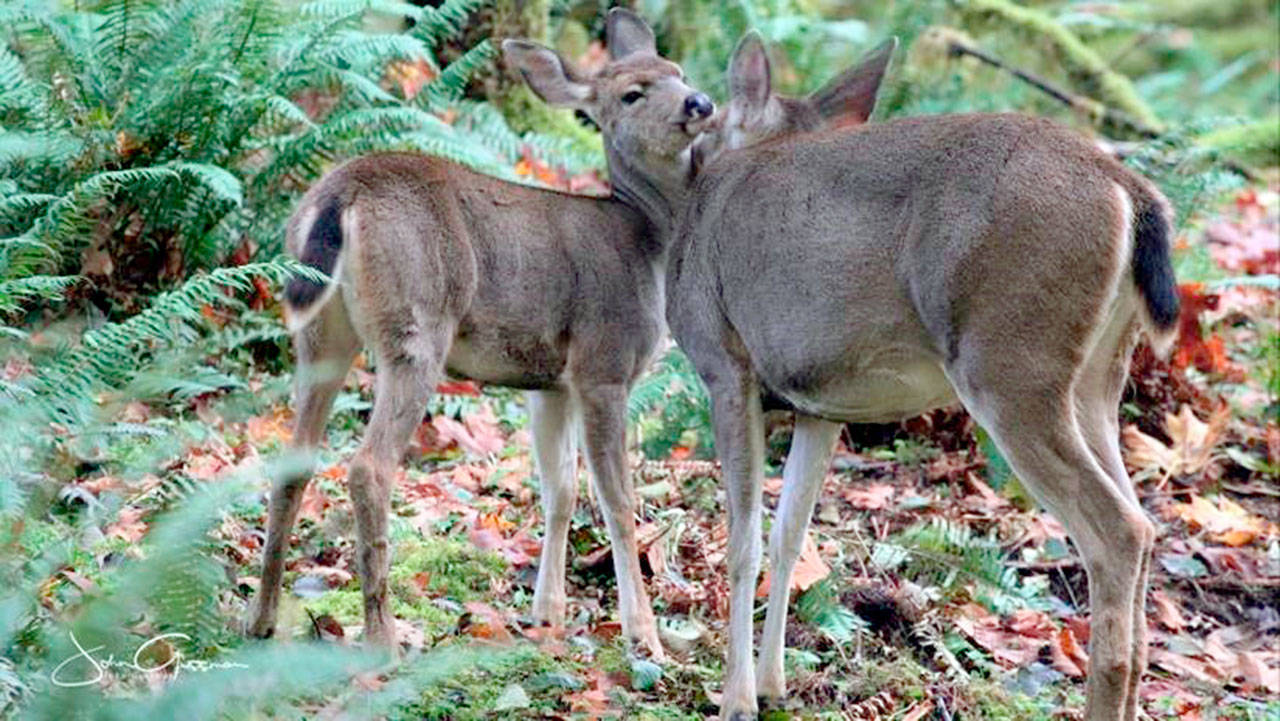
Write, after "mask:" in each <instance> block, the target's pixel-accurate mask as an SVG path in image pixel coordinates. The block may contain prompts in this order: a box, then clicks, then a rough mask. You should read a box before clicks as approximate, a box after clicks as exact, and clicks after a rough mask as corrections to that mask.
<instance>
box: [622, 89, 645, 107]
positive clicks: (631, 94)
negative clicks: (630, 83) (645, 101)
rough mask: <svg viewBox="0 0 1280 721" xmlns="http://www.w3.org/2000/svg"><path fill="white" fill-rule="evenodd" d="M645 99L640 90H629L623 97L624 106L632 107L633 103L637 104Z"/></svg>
mask: <svg viewBox="0 0 1280 721" xmlns="http://www.w3.org/2000/svg"><path fill="white" fill-rule="evenodd" d="M643 97H644V93H642V92H640V91H639V90H628V91H627V92H626V93H624V94H623V96H622V104H623V105H631V104H632V103H635V102H636V101H637V100H639V99H640V98H643Z"/></svg>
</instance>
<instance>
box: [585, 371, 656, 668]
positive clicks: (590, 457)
mask: <svg viewBox="0 0 1280 721" xmlns="http://www.w3.org/2000/svg"><path fill="white" fill-rule="evenodd" d="M577 396H578V398H577V401H578V405H579V407H580V408H581V409H582V437H583V440H584V442H585V445H586V451H587V462H588V464H589V465H590V467H591V477H592V479H593V480H594V482H595V488H596V496H597V498H599V501H600V509H601V511H602V512H603V514H604V521H605V525H606V526H607V527H608V529H609V541H610V543H611V544H612V545H613V567H614V572H615V573H616V574H617V578H618V611H619V613H620V615H621V616H622V632H623V634H625V635H626V636H627V637H628V638H632V639H635V640H637V641H639V642H640V643H642V644H644V645H645V646H646V647H648V649H649V651H650V653H651V654H652V655H653V658H655V659H661V658H663V652H662V644H661V642H659V640H658V626H657V624H656V623H655V622H654V618H653V607H652V606H651V605H650V603H649V596H648V594H647V593H645V590H644V578H643V576H642V575H641V573H640V552H639V550H638V548H637V546H636V508H635V490H634V488H633V487H632V482H631V474H630V473H629V472H628V470H627V459H626V432H627V428H626V407H627V386H626V385H625V384H608V385H599V386H595V387H592V388H586V389H579V390H577Z"/></svg>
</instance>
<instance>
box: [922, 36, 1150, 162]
mask: <svg viewBox="0 0 1280 721" xmlns="http://www.w3.org/2000/svg"><path fill="white" fill-rule="evenodd" d="M947 52H948V53H949V54H951V55H952V56H953V57H960V56H964V55H968V56H969V57H972V58H976V59H978V60H980V61H982V62H984V63H986V64H987V65H990V66H991V67H993V68H996V69H998V70H1003V71H1005V72H1007V73H1010V74H1011V75H1013V76H1014V77H1015V78H1018V79H1019V80H1021V81H1023V82H1025V83H1027V84H1028V85H1030V86H1031V87H1033V88H1035V89H1037V90H1039V91H1040V92H1042V93H1044V94H1046V95H1048V96H1049V97H1051V98H1053V99H1054V100H1057V101H1058V102H1060V103H1062V104H1063V105H1066V106H1067V107H1069V108H1071V109H1072V110H1075V111H1077V112H1080V113H1083V114H1085V115H1089V116H1092V117H1096V118H1098V119H1100V120H1101V121H1102V122H1103V124H1105V125H1109V126H1111V127H1113V128H1116V129H1118V130H1122V131H1124V132H1127V133H1132V134H1134V135H1138V136H1140V137H1143V138H1148V139H1150V138H1157V137H1160V132H1159V131H1158V130H1156V129H1155V128H1152V127H1151V126H1149V125H1147V124H1146V123H1144V122H1142V121H1141V120H1138V119H1137V118H1135V117H1133V116H1132V115H1130V114H1128V113H1126V112H1124V111H1123V110H1117V109H1115V108H1110V107H1107V106H1106V105H1103V104H1102V103H1101V102H1100V101H1097V100H1094V99H1093V98H1087V97H1084V96H1082V95H1076V94H1074V93H1071V92H1069V91H1067V90H1063V89H1062V88H1060V87H1058V86H1057V85H1054V84H1053V83H1051V82H1049V81H1048V80H1045V79H1044V78H1042V77H1040V76H1038V75H1034V74H1032V73H1029V72H1027V71H1026V70H1022V69H1019V68H1015V67H1013V66H1011V65H1009V64H1008V63H1005V62H1004V61H1002V60H1000V59H999V58H997V57H995V56H994V55H991V54H989V53H987V52H986V51H984V50H981V49H979V48H976V47H974V46H972V45H969V44H968V43H965V42H962V41H960V40H957V39H955V38H952V39H950V40H948V42H947Z"/></svg>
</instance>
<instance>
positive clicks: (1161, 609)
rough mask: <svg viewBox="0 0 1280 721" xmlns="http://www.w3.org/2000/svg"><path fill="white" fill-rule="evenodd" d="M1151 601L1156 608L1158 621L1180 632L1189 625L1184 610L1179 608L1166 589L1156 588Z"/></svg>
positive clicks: (1175, 631)
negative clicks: (1183, 613) (1166, 592)
mask: <svg viewBox="0 0 1280 721" xmlns="http://www.w3.org/2000/svg"><path fill="white" fill-rule="evenodd" d="M1150 598H1151V603H1152V604H1153V605H1154V606H1155V608H1156V621H1157V622H1158V623H1159V624H1160V625H1161V626H1164V627H1165V628H1167V629H1169V630H1170V631H1173V632H1174V633H1178V632H1180V631H1181V630H1182V629H1183V628H1185V627H1186V625H1187V620H1186V619H1185V618H1183V617H1182V611H1180V610H1178V605H1177V604H1176V603H1174V602H1173V601H1172V600H1171V599H1170V598H1169V597H1168V596H1167V595H1165V592H1164V591H1161V590H1158V589H1157V590H1154V591H1152V592H1151V596H1150Z"/></svg>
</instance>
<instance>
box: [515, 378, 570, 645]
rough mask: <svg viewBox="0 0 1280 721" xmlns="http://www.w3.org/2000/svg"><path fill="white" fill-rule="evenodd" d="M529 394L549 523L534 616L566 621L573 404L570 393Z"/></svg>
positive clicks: (552, 621)
mask: <svg viewBox="0 0 1280 721" xmlns="http://www.w3.org/2000/svg"><path fill="white" fill-rule="evenodd" d="M527 397H528V399H529V419H530V426H531V427H532V429H533V457H534V462H535V463H536V464H537V467H538V478H539V479H540V480H541V485H542V511H543V516H544V518H545V519H546V524H547V527H546V532H545V533H544V534H543V536H542V554H541V558H540V559H539V561H538V580H537V583H536V584H535V585H534V591H533V617H534V619H535V620H537V621H541V622H544V623H549V624H551V625H553V626H561V625H563V624H564V610H565V591H564V572H565V547H566V546H567V545H568V542H569V522H570V521H571V520H572V518H573V509H574V506H575V505H576V504H577V501H578V451H577V448H576V444H575V443H574V428H573V424H572V420H573V406H572V404H571V403H570V399H569V396H568V394H566V393H563V392H560V391H538V392H531V393H529V394H528V395H527Z"/></svg>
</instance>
